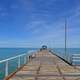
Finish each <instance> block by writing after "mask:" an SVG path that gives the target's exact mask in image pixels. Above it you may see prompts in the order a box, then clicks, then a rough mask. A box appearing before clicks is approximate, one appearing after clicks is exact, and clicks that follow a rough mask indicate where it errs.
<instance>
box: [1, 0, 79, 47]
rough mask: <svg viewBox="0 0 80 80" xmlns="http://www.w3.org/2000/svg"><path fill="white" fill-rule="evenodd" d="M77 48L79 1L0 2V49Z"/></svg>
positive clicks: (29, 0)
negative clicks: (65, 29) (66, 30)
mask: <svg viewBox="0 0 80 80" xmlns="http://www.w3.org/2000/svg"><path fill="white" fill-rule="evenodd" d="M65 16H66V17H67V28H68V34H67V36H68V38H67V47H80V36H79V34H80V0H0V47H40V46H41V45H43V44H46V45H48V46H49V47H64V24H65Z"/></svg>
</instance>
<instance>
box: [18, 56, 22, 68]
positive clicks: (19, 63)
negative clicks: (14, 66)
mask: <svg viewBox="0 0 80 80" xmlns="http://www.w3.org/2000/svg"><path fill="white" fill-rule="evenodd" d="M20 65H21V61H20V56H19V57H18V68H20Z"/></svg>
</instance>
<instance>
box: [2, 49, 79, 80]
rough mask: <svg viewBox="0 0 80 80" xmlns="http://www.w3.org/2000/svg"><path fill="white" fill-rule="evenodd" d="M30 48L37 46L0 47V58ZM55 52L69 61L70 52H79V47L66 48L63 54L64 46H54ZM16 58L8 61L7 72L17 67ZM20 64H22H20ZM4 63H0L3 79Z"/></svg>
mask: <svg viewBox="0 0 80 80" xmlns="http://www.w3.org/2000/svg"><path fill="white" fill-rule="evenodd" d="M30 50H37V48H0V60H3V59H6V58H9V57H13V56H16V55H20V54H23V53H27V52H28V51H30ZM52 50H53V51H54V52H55V54H57V55H59V56H61V57H62V58H65V59H66V60H68V61H69V62H70V61H71V56H72V54H75V53H77V54H80V48H67V54H66V56H65V54H64V53H65V51H64V48H54V49H52ZM17 61H18V60H17V59H15V60H11V61H10V62H9V73H11V72H13V71H14V70H16V68H17ZM23 61H24V60H23V57H22V59H21V62H22V63H23ZM14 63H15V64H14ZM21 65H22V64H21ZM4 67H5V63H3V64H0V80H3V77H4V72H5V69H4Z"/></svg>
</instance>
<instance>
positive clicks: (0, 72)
mask: <svg viewBox="0 0 80 80" xmlns="http://www.w3.org/2000/svg"><path fill="white" fill-rule="evenodd" d="M30 50H37V48H0V60H3V59H7V58H10V57H13V56H17V55H20V54H23V53H26V54H27V53H28V51H30ZM17 62H18V59H14V60H11V61H9V73H11V72H13V71H14V70H16V68H17V66H18V64H17ZM23 63H24V57H21V65H23ZM4 72H5V63H3V64H0V80H3V78H4V75H5V74H4Z"/></svg>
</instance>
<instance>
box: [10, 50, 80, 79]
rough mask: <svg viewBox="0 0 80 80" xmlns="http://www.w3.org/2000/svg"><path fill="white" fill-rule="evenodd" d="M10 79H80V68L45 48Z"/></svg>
mask: <svg viewBox="0 0 80 80" xmlns="http://www.w3.org/2000/svg"><path fill="white" fill-rule="evenodd" d="M35 55H36V58H34V59H33V60H32V61H30V62H28V63H27V64H26V65H25V66H24V67H23V68H22V69H21V70H20V71H19V72H17V73H16V74H15V75H14V76H13V77H12V78H11V79H9V80H80V70H78V69H75V68H74V67H73V66H70V65H69V64H67V63H65V62H64V61H63V60H61V59H60V58H58V57H57V56H55V55H52V54H51V53H50V52H49V51H47V50H45V51H42V52H38V53H36V54H35Z"/></svg>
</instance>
